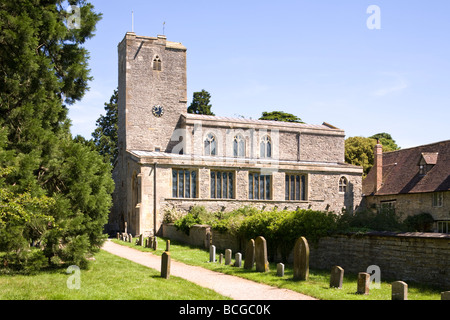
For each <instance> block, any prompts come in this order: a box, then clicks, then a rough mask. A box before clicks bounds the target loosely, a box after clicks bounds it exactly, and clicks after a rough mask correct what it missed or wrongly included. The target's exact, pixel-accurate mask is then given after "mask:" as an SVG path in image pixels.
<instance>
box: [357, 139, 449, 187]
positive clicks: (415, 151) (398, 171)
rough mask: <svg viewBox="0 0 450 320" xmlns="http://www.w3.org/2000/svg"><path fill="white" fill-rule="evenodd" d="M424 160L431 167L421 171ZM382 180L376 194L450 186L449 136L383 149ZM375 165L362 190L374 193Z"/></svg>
mask: <svg viewBox="0 0 450 320" xmlns="http://www.w3.org/2000/svg"><path fill="white" fill-rule="evenodd" d="M422 159H423V160H424V161H425V163H426V164H427V165H432V168H431V169H429V170H427V172H426V174H424V175H423V174H422V175H421V174H420V173H419V163H420V162H421V160H422ZM382 176H383V184H382V186H381V188H380V189H379V190H378V192H376V193H375V195H388V194H405V193H423V192H436V191H449V190H450V140H447V141H441V142H436V143H432V144H428V145H423V146H418V147H414V148H408V149H403V150H397V151H392V152H386V153H383V175H382ZM374 183H375V167H373V168H372V169H371V170H370V172H369V174H368V175H367V177H366V178H365V179H364V181H363V193H364V194H365V195H372V194H374V193H373V191H374Z"/></svg>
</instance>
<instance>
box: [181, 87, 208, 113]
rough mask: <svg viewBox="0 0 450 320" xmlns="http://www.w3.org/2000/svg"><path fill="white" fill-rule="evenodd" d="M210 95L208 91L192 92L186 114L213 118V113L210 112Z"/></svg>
mask: <svg viewBox="0 0 450 320" xmlns="http://www.w3.org/2000/svg"><path fill="white" fill-rule="evenodd" d="M210 100H211V95H210V94H209V92H208V91H206V90H204V89H203V90H202V91H200V92H194V94H193V99H192V103H191V105H190V106H189V107H188V109H187V111H188V113H195V114H206V115H210V116H213V115H214V113H213V112H212V111H211V108H212V106H211V104H210Z"/></svg>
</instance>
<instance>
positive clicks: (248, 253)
mask: <svg viewBox="0 0 450 320" xmlns="http://www.w3.org/2000/svg"><path fill="white" fill-rule="evenodd" d="M254 264H255V240H253V239H250V240H249V242H247V248H246V249H245V261H244V269H248V270H251V269H252V268H253V265H254Z"/></svg>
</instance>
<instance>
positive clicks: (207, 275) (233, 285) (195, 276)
mask: <svg viewBox="0 0 450 320" xmlns="http://www.w3.org/2000/svg"><path fill="white" fill-rule="evenodd" d="M102 249H103V250H105V251H107V252H109V253H112V254H115V255H117V256H119V257H122V258H125V259H128V260H131V261H133V262H136V263H139V264H142V265H144V266H146V267H149V268H152V269H156V270H161V257H159V256H156V255H153V254H151V253H149V252H142V251H139V250H136V249H133V248H129V247H126V246H121V245H119V244H116V243H114V242H112V241H109V240H108V241H106V242H105V244H104V245H103V248H102ZM170 274H171V275H173V276H176V277H180V278H183V279H186V280H188V281H191V282H193V283H196V284H198V285H200V286H202V287H205V288H209V289H212V290H214V291H216V292H218V293H220V294H222V295H224V296H227V297H230V298H232V299H234V300H316V299H315V298H312V297H310V296H307V295H304V294H301V293H298V292H295V291H292V290H288V289H280V288H275V287H271V286H268V285H265V284H260V283H256V282H254V281H250V280H246V279H242V278H239V277H234V276H230V275H226V274H223V273H219V272H214V271H211V270H208V269H204V268H201V267H196V266H190V265H186V264H184V263H181V262H177V261H174V260H173V259H172V261H171V269H170Z"/></svg>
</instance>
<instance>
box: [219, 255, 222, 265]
mask: <svg viewBox="0 0 450 320" xmlns="http://www.w3.org/2000/svg"><path fill="white" fill-rule="evenodd" d="M222 261H223V253H221V254H220V256H219V264H222Z"/></svg>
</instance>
